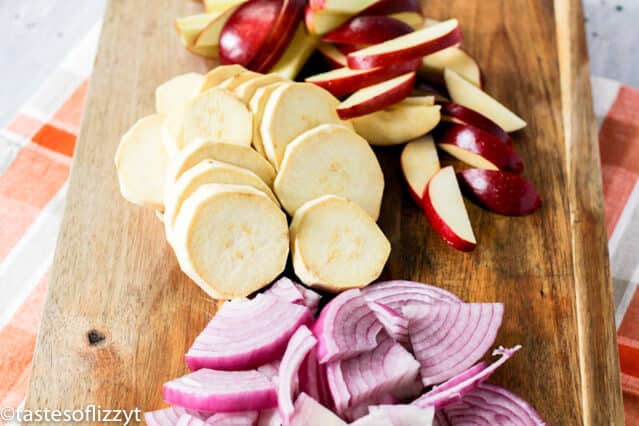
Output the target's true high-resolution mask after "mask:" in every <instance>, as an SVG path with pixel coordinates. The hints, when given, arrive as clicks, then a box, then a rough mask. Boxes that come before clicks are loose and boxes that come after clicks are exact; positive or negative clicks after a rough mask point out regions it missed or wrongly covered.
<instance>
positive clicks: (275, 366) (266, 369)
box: [257, 360, 281, 385]
mask: <svg viewBox="0 0 639 426" xmlns="http://www.w3.org/2000/svg"><path fill="white" fill-rule="evenodd" d="M280 363H281V361H280V360H277V361H273V362H269V363H268V364H264V365H260V366H259V367H257V371H259V372H260V373H262V374H264V375H265V376H266V377H268V378H269V379H271V380H272V381H273V383H275V385H277V382H278V380H277V376H278V374H279V372H280Z"/></svg>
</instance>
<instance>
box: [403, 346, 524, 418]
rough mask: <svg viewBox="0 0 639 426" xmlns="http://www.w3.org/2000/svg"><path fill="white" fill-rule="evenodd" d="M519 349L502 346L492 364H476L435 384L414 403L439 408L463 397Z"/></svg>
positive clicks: (494, 353)
mask: <svg viewBox="0 0 639 426" xmlns="http://www.w3.org/2000/svg"><path fill="white" fill-rule="evenodd" d="M519 349H521V346H520V345H517V346H515V347H513V348H510V349H505V348H503V347H501V346H500V347H499V348H498V349H495V350H494V351H493V356H497V355H499V356H501V358H499V359H498V360H497V361H495V362H493V363H492V364H490V365H487V364H486V363H485V362H480V363H479V364H477V365H474V366H473V367H471V368H469V369H468V370H466V371H464V372H462V373H460V374H458V375H456V376H454V377H453V378H451V379H450V380H448V381H446V382H444V383H442V384H441V385H440V386H435V387H434V388H433V389H432V390H430V391H429V392H427V393H425V394H424V395H422V396H421V397H419V399H417V400H415V401H413V404H415V405H417V406H420V407H428V406H433V407H436V408H439V407H444V406H446V405H448V404H450V403H453V402H455V401H458V400H460V399H462V398H463V397H464V395H465V394H467V393H468V392H471V391H472V390H473V389H474V388H476V387H477V386H478V385H479V384H480V383H482V382H483V381H484V380H486V379H488V378H489V377H490V375H491V374H493V373H494V372H495V371H496V370H497V369H498V368H499V367H501V366H502V365H503V364H504V363H505V362H506V361H508V360H509V359H510V358H512V356H513V355H515V353H516V352H517V351H518V350H519Z"/></svg>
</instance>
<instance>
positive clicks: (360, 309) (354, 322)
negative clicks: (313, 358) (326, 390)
mask: <svg viewBox="0 0 639 426" xmlns="http://www.w3.org/2000/svg"><path fill="white" fill-rule="evenodd" d="M382 329H383V327H382V324H381V323H380V322H379V321H378V320H377V317H375V313H374V312H373V311H372V310H371V309H370V308H369V307H368V303H367V301H366V299H364V298H363V297H362V296H361V293H360V291H359V290H358V289H353V290H348V291H345V292H343V293H341V294H339V295H338V296H337V297H335V298H334V299H333V300H331V301H330V302H329V303H328V304H327V305H326V306H325V307H324V309H322V312H321V313H320V316H319V318H318V319H317V321H316V322H315V325H314V326H313V333H315V336H317V341H318V344H317V356H318V359H319V361H320V363H322V364H323V363H327V362H329V361H339V360H342V359H347V358H352V357H354V356H356V355H359V354H361V353H363V352H367V351H370V350H372V349H374V348H375V347H376V346H377V340H378V335H379V334H380V332H382Z"/></svg>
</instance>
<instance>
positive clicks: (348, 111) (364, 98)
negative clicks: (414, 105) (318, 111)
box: [337, 72, 415, 120]
mask: <svg viewBox="0 0 639 426" xmlns="http://www.w3.org/2000/svg"><path fill="white" fill-rule="evenodd" d="M414 83H415V73H414V72H410V73H407V74H404V75H400V76H399V77H395V78H393V79H391V80H387V81H384V82H382V83H378V84H375V85H373V86H369V87H365V88H363V89H360V90H358V91H357V92H355V93H353V94H352V95H351V96H349V97H348V98H347V99H346V100H345V101H344V102H342V103H341V104H340V105H339V106H338V107H337V115H339V117H340V118H341V119H342V120H346V119H349V118H353V117H359V116H362V115H366V114H370V113H373V112H375V111H379V110H381V109H384V108H386V107H389V106H391V105H394V104H396V103H398V102H400V101H401V100H403V99H404V98H406V97H407V96H408V95H410V93H411V92H412V91H413V84H414Z"/></svg>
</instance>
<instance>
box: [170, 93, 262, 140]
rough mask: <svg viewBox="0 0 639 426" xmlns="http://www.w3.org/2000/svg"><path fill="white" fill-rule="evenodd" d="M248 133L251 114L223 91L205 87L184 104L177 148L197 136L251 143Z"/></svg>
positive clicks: (251, 119)
mask: <svg viewBox="0 0 639 426" xmlns="http://www.w3.org/2000/svg"><path fill="white" fill-rule="evenodd" d="M252 134H253V115H252V114H251V112H250V111H249V110H248V108H247V107H246V105H244V103H243V102H242V101H240V100H239V99H238V98H237V97H236V96H234V95H233V94H231V93H229V92H227V91H226V90H223V89H219V88H213V89H209V90H207V91H206V92H204V93H200V94H199V95H198V96H196V97H195V98H193V99H191V100H189V101H188V102H187V103H186V105H185V106H184V124H183V135H182V143H183V146H182V147H181V148H183V147H184V146H188V145H189V144H190V143H192V142H195V141H196V140H199V139H203V140H213V141H215V142H227V143H232V144H237V145H243V146H251V139H252Z"/></svg>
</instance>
